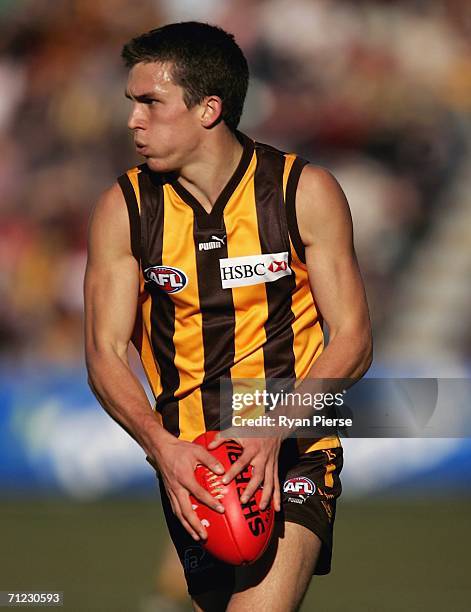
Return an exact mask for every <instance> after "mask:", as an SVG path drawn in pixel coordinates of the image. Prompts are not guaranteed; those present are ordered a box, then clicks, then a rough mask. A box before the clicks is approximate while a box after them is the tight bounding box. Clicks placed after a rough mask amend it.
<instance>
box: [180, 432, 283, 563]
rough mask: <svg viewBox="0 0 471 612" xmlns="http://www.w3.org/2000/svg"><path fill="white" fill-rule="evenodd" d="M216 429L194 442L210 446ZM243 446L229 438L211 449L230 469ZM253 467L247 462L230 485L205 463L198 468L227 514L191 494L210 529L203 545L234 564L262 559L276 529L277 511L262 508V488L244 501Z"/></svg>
mask: <svg viewBox="0 0 471 612" xmlns="http://www.w3.org/2000/svg"><path fill="white" fill-rule="evenodd" d="M216 433H217V432H215V431H208V432H206V433H204V434H202V435H201V436H198V438H196V439H195V440H194V443H195V444H200V445H201V446H204V447H205V448H206V447H207V445H208V444H209V443H210V442H211V441H212V440H213V439H214V437H215V435H216ZM242 450H243V449H242V446H241V445H240V444H239V443H237V442H235V441H232V440H227V441H225V442H223V444H221V445H220V446H218V447H217V448H215V449H214V450H210V451H209V452H210V453H211V454H212V455H213V456H214V457H215V458H216V459H217V460H218V461H219V462H220V463H221V464H222V465H223V467H224V470H225V471H226V472H227V470H228V469H229V468H230V467H231V465H232V464H233V463H235V462H236V461H237V459H238V458H239V457H240V455H241V454H242ZM252 469H253V468H252V466H251V465H249V466H247V467H246V468H245V469H244V470H243V471H242V472H241V473H240V474H238V475H237V476H236V477H235V478H234V479H233V480H232V482H230V483H229V484H228V485H224V484H223V483H222V481H221V478H222V476H218V475H216V474H214V473H213V472H212V471H211V470H209V469H208V468H206V467H205V466H202V465H198V466H197V467H196V470H195V477H196V480H197V481H198V482H199V484H200V485H201V486H203V487H204V488H205V489H206V490H207V491H209V493H211V495H213V496H214V497H216V498H217V499H219V500H220V501H221V503H222V505H223V506H224V510H225V512H224V513H223V514H219V513H218V512H216V511H214V510H212V509H211V508H208V506H206V505H204V504H202V503H201V502H199V501H197V500H195V499H194V498H193V497H192V498H191V503H192V504H193V508H194V510H195V512H196V514H197V515H198V518H199V519H200V521H201V522H202V524H203V525H204V526H205V527H206V531H207V532H208V538H207V540H206V541H205V542H203V546H204V548H205V549H206V550H207V551H208V552H210V553H211V554H212V555H214V556H215V557H216V558H218V559H220V560H221V561H224V562H225V563H230V564H232V565H242V564H245V563H252V562H253V561H255V560H256V559H258V558H259V557H260V556H261V555H262V553H263V552H264V550H265V549H266V547H267V545H268V542H269V540H270V537H271V535H272V533H273V524H274V512H273V508H272V506H271V504H269V506H268V507H267V508H266V510H264V511H262V510H260V501H261V498H262V490H261V488H259V489H257V491H256V492H255V494H254V495H253V496H252V498H251V499H249V501H248V502H246V503H245V504H242V503H241V501H240V497H241V495H242V493H243V492H244V491H245V488H246V486H247V484H248V482H249V480H250V478H251V476H252Z"/></svg>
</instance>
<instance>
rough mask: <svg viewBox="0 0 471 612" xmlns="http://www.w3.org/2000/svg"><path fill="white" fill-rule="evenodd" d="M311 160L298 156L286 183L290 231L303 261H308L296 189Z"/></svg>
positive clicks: (295, 247)
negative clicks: (298, 214)
mask: <svg viewBox="0 0 471 612" xmlns="http://www.w3.org/2000/svg"><path fill="white" fill-rule="evenodd" d="M308 163H309V162H308V161H307V160H305V159H302V158H301V157H296V159H295V160H294V162H293V165H292V166H291V170H290V173H289V176H288V182H287V184H286V219H287V222H288V231H289V235H290V238H291V242H292V243H293V247H294V250H295V251H296V255H297V256H298V257H299V260H300V261H301V262H302V263H306V253H305V250H304V245H303V241H302V240H301V234H300V233H299V227H298V218H297V215H296V191H297V189H298V183H299V177H300V176H301V172H302V169H303V168H304V166H305V165H306V164H308Z"/></svg>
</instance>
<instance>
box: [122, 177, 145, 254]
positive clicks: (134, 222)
mask: <svg viewBox="0 0 471 612" xmlns="http://www.w3.org/2000/svg"><path fill="white" fill-rule="evenodd" d="M118 184H119V186H120V187H121V191H122V192H123V195H124V200H125V202H126V208H127V209H128V215H129V228H130V232H131V250H132V254H133V255H134V257H135V259H136V260H137V261H138V262H139V263H140V261H141V217H140V215H139V206H138V204H137V198H136V194H135V192H134V188H133V186H132V183H131V181H130V180H129V177H128V175H127V174H123V175H121V176H120V177H119V178H118Z"/></svg>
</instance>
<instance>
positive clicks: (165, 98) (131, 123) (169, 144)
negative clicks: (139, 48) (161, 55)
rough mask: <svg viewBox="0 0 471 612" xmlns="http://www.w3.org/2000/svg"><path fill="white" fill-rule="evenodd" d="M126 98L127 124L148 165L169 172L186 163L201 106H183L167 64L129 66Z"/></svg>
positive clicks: (195, 141)
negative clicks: (130, 103) (127, 104)
mask: <svg viewBox="0 0 471 612" xmlns="http://www.w3.org/2000/svg"><path fill="white" fill-rule="evenodd" d="M126 97H128V98H130V99H131V101H132V110H131V113H130V115H129V120H128V127H129V128H130V129H131V130H132V131H133V132H134V142H135V145H136V149H137V151H138V153H139V154H140V155H143V156H144V157H145V158H146V161H147V165H148V166H149V168H150V169H151V170H154V171H155V172H172V171H178V170H180V169H181V168H182V167H183V166H184V165H185V164H187V163H189V161H190V160H191V157H192V155H193V154H194V152H195V151H196V149H197V148H198V145H199V139H200V137H201V131H202V127H201V120H200V119H201V107H200V106H199V105H196V106H194V107H193V108H191V109H188V108H187V107H186V105H185V102H184V100H183V88H182V87H180V86H179V85H175V83H174V82H173V80H172V74H171V65H170V64H168V63H160V62H151V63H140V64H136V65H135V66H133V68H132V69H131V70H130V72H129V77H128V85H127V90H126Z"/></svg>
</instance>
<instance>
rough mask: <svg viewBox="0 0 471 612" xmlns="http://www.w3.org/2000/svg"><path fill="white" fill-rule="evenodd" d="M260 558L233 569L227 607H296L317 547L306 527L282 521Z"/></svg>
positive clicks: (285, 611)
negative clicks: (255, 561) (231, 590)
mask: <svg viewBox="0 0 471 612" xmlns="http://www.w3.org/2000/svg"><path fill="white" fill-rule="evenodd" d="M272 542H273V544H272V546H271V550H269V551H268V552H267V554H266V555H264V556H263V557H262V559H261V560H260V562H257V563H256V564H254V565H252V566H245V567H244V566H243V567H240V568H237V570H236V584H235V592H234V595H233V596H232V598H231V601H230V602H229V606H228V607H227V610H228V611H230V612H242V611H245V610H252V609H254V608H257V609H261V610H270V612H278V611H279V612H289V611H291V610H297V609H298V608H299V606H300V604H301V602H302V600H303V597H304V595H305V593H306V590H307V588H308V586H309V583H310V581H311V578H312V574H313V571H314V568H315V566H316V563H317V559H318V557H319V553H320V549H321V541H320V539H319V538H318V537H317V536H316V535H315V534H314V533H313V532H312V531H310V530H309V529H307V528H306V527H303V526H302V525H298V524H296V523H290V522H286V523H285V524H284V530H283V533H282V534H278V537H276V538H273V540H272Z"/></svg>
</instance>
